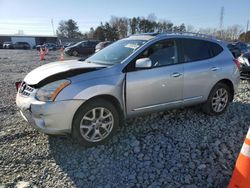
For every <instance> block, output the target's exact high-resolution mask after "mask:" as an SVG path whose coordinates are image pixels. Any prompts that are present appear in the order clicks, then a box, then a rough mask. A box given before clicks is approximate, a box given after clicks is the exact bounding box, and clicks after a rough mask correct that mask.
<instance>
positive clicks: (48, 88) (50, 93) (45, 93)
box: [36, 80, 70, 101]
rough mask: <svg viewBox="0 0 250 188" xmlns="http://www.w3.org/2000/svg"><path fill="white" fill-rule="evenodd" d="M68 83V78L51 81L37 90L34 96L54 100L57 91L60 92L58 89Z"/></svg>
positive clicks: (43, 99)
mask: <svg viewBox="0 0 250 188" xmlns="http://www.w3.org/2000/svg"><path fill="white" fill-rule="evenodd" d="M69 84H70V81H69V80H58V81H55V82H51V83H49V84H47V85H45V86H43V87H41V88H40V89H39V90H38V91H37V93H36V98H37V99H38V100H39V101H54V100H55V98H56V96H57V95H58V93H60V91H62V89H63V88H65V87H67V86H68V85H69Z"/></svg>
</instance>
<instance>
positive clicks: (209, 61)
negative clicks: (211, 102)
mask: <svg viewBox="0 0 250 188" xmlns="http://www.w3.org/2000/svg"><path fill="white" fill-rule="evenodd" d="M211 45H212V42H209V41H205V40H197V39H181V46H182V53H181V61H182V62H183V63H184V64H183V65H184V84H183V100H184V104H190V103H191V104H193V103H198V102H201V101H204V100H205V99H206V98H205V97H206V96H207V95H208V94H209V92H210V91H208V88H211V86H212V85H214V84H215V82H216V80H217V75H218V72H219V71H220V67H219V65H218V61H216V58H213V52H212V50H211V48H210V47H211Z"/></svg>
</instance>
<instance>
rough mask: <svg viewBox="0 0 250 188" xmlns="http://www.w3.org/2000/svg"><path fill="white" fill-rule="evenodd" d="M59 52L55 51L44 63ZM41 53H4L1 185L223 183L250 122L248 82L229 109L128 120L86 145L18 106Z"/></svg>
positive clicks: (191, 186)
mask: <svg viewBox="0 0 250 188" xmlns="http://www.w3.org/2000/svg"><path fill="white" fill-rule="evenodd" d="M58 57H59V52H50V55H49V56H46V59H47V60H46V61H45V62H42V63H47V62H51V61H55V60H56V59H57V58H58ZM38 60H39V56H38V52H36V51H33V50H30V51H22V50H19V51H15V50H0V71H1V75H0V88H1V92H0V97H1V101H0V122H1V124H0V187H1V186H2V187H104V188H111V187H121V188H122V187H185V188H196V187H223V186H226V185H227V183H228V181H229V179H230V176H231V173H232V170H233V168H234V163H235V160H236V158H237V155H238V153H239V151H240V148H241V145H242V142H243V140H244V137H245V135H246V133H247V130H248V126H249V125H250V83H249V82H247V81H241V84H240V89H239V94H237V96H236V97H235V100H234V102H233V103H232V104H231V105H230V107H229V109H228V111H227V112H226V113H225V114H223V115H221V116H219V117H211V116H207V115H204V114H203V113H201V112H200V110H199V108H196V107H193V108H187V109H178V110H171V111H165V112H161V113H155V114H151V115H148V116H144V117H138V118H134V119H130V120H128V121H127V122H126V126H124V127H123V128H121V129H120V130H119V131H118V133H117V135H115V136H114V137H113V138H112V139H111V140H110V141H109V142H108V143H107V144H105V145H100V146H97V147H94V148H84V147H82V146H79V145H77V144H75V143H74V142H73V140H72V139H71V138H70V137H69V136H68V137H62V136H54V137H52V136H47V135H44V134H41V133H39V132H37V131H36V130H34V129H33V128H32V127H30V126H29V125H28V124H27V123H26V122H25V121H24V120H23V119H22V118H21V116H20V115H19V112H18V110H17V108H16V105H15V93H16V91H15V87H14V83H15V81H19V80H22V79H23V77H24V76H25V75H26V74H27V73H28V72H29V71H30V70H32V69H33V68H35V67H37V66H39V65H40V64H41V63H40V62H39V61H38Z"/></svg>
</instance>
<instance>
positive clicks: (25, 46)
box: [13, 42, 30, 50]
mask: <svg viewBox="0 0 250 188" xmlns="http://www.w3.org/2000/svg"><path fill="white" fill-rule="evenodd" d="M13 46H14V48H15V49H24V50H27V49H30V45H29V43H27V42H16V43H15V44H14V45H13Z"/></svg>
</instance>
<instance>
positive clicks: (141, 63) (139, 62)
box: [135, 58, 152, 69]
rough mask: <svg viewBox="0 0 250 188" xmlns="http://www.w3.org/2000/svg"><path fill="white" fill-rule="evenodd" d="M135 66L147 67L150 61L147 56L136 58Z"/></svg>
mask: <svg viewBox="0 0 250 188" xmlns="http://www.w3.org/2000/svg"><path fill="white" fill-rule="evenodd" d="M135 67H136V68H138V69H148V68H151V67H152V61H151V60H150V59H149V58H141V59H137V60H136V62H135Z"/></svg>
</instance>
